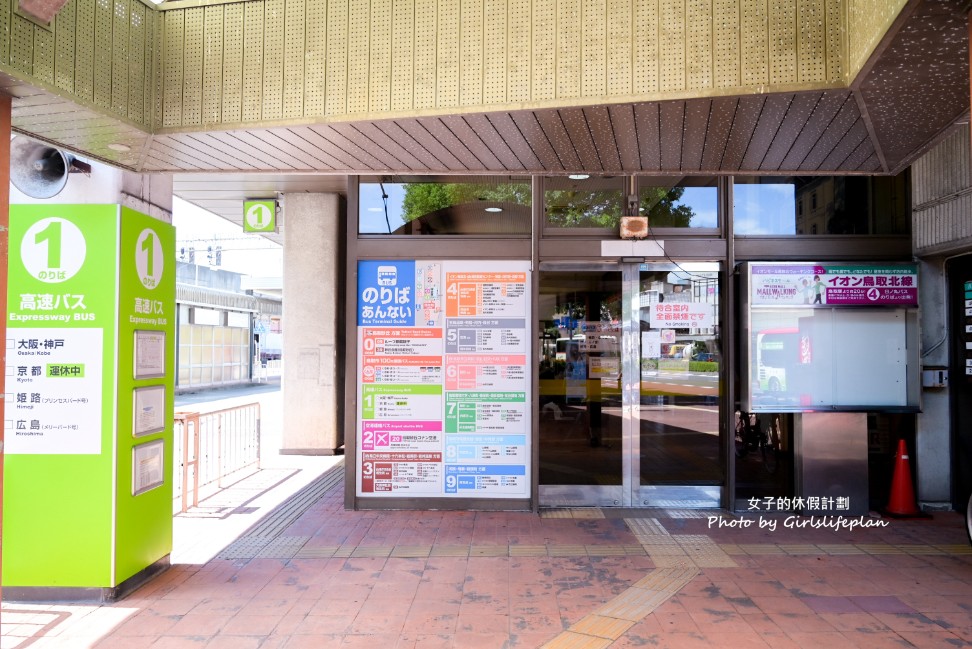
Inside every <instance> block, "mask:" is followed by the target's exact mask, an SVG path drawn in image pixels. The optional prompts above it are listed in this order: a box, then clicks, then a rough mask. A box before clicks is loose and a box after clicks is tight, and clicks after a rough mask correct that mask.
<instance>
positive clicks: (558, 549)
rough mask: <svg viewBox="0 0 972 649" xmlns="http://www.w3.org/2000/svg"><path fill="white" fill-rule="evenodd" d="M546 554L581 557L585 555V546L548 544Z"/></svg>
mask: <svg viewBox="0 0 972 649" xmlns="http://www.w3.org/2000/svg"><path fill="white" fill-rule="evenodd" d="M547 554H549V555H550V556H551V557H582V556H587V548H586V547H585V546H583V545H548V546H547Z"/></svg>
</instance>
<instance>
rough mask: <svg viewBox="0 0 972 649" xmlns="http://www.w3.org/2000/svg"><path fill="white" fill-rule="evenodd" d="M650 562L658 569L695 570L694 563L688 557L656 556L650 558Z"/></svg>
mask: <svg viewBox="0 0 972 649" xmlns="http://www.w3.org/2000/svg"><path fill="white" fill-rule="evenodd" d="M651 560H652V562H654V564H655V565H656V566H658V567H659V568H696V567H697V566H696V565H695V562H694V561H692V559H690V558H689V557H688V556H684V555H683V556H680V557H679V556H672V557H666V556H657V557H651Z"/></svg>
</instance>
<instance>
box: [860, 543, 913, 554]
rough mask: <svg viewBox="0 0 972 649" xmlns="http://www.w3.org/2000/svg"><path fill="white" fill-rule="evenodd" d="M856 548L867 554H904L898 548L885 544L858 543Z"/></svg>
mask: <svg viewBox="0 0 972 649" xmlns="http://www.w3.org/2000/svg"><path fill="white" fill-rule="evenodd" d="M857 547H859V548H860V549H862V550H864V551H865V552H867V553H868V554H904V551H903V550H901V549H900V548H896V547H894V546H893V545H888V544H887V543H858V544H857Z"/></svg>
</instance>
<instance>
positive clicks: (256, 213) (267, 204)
mask: <svg viewBox="0 0 972 649" xmlns="http://www.w3.org/2000/svg"><path fill="white" fill-rule="evenodd" d="M243 231H244V232H276V231H277V201H275V200H273V199H268V200H261V201H243Z"/></svg>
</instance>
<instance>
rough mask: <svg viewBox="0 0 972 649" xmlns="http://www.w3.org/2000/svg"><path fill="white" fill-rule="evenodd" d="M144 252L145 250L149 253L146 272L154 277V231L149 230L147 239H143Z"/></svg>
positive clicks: (146, 260)
mask: <svg viewBox="0 0 972 649" xmlns="http://www.w3.org/2000/svg"><path fill="white" fill-rule="evenodd" d="M142 252H144V253H145V254H146V255H147V256H146V258H145V274H146V275H148V276H149V277H153V276H154V275H155V269H154V266H153V264H152V261H153V257H154V253H155V234H154V233H152V232H149V233H148V234H147V235H146V236H145V239H144V240H143V241H142Z"/></svg>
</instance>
